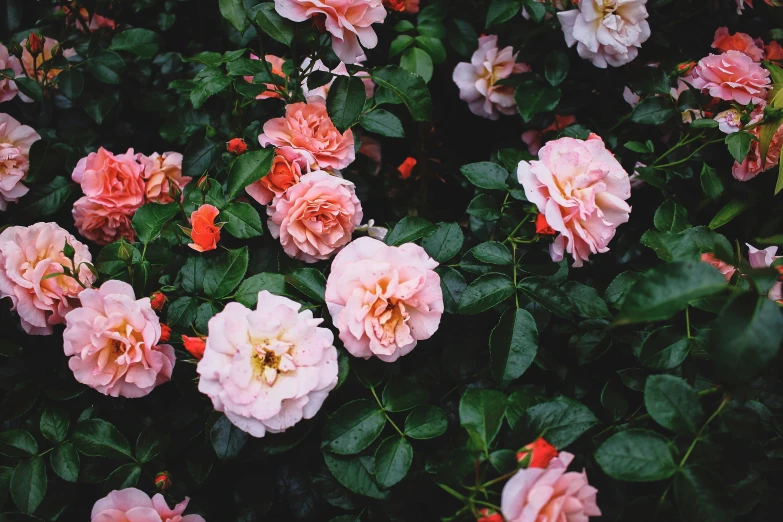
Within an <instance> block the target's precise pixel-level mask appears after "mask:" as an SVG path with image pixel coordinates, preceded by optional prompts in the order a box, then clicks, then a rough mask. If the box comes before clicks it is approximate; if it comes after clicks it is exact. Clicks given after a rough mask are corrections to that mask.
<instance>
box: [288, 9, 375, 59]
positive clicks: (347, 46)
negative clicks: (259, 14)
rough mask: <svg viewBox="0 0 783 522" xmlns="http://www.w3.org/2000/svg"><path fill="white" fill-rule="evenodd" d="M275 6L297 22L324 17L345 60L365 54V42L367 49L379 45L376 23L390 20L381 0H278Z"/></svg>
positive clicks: (327, 28)
mask: <svg viewBox="0 0 783 522" xmlns="http://www.w3.org/2000/svg"><path fill="white" fill-rule="evenodd" d="M275 9H276V10H277V13H278V14H279V15H280V16H282V17H283V18H288V19H289V20H292V21H294V22H304V21H305V20H308V19H310V18H313V17H321V18H323V19H324V23H325V28H326V30H327V31H328V32H329V34H331V35H332V48H333V49H334V52H335V54H336V55H337V56H338V57H339V58H340V60H342V61H343V62H345V63H356V59H357V58H358V57H359V56H361V55H362V54H364V51H362V45H363V46H364V47H366V48H367V49H373V48H374V47H375V46H376V45H378V36H377V35H376V34H375V31H374V30H373V28H372V24H374V23H382V22H383V21H384V19H386V9H384V8H383V3H382V1H381V0H275ZM360 42H361V45H359V43H360Z"/></svg>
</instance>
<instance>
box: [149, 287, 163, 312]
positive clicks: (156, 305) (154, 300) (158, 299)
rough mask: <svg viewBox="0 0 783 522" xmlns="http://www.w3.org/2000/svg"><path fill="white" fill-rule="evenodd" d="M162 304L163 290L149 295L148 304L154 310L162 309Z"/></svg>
mask: <svg viewBox="0 0 783 522" xmlns="http://www.w3.org/2000/svg"><path fill="white" fill-rule="evenodd" d="M164 304H166V295H165V294H164V293H163V292H155V293H154V294H152V295H151V296H150V305H151V306H152V309H153V310H155V311H156V312H160V311H161V310H163V305H164Z"/></svg>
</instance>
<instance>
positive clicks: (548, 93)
mask: <svg viewBox="0 0 783 522" xmlns="http://www.w3.org/2000/svg"><path fill="white" fill-rule="evenodd" d="M561 94H562V93H561V92H560V89H559V88H558V87H549V86H543V85H540V84H536V83H527V84H524V85H520V86H519V87H517V90H516V92H515V93H514V100H516V102H517V109H518V110H519V114H520V115H521V116H522V119H523V120H524V121H525V123H527V122H529V121H530V120H532V119H533V116H535V115H536V114H539V113H542V112H550V111H553V110H555V107H557V104H558V103H560V96H561Z"/></svg>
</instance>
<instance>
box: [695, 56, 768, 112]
mask: <svg viewBox="0 0 783 522" xmlns="http://www.w3.org/2000/svg"><path fill="white" fill-rule="evenodd" d="M691 80H692V81H690V82H688V83H690V84H691V85H692V86H693V87H695V88H696V89H707V90H708V91H709V93H710V96H715V97H716V98H720V99H721V100H728V101H732V100H733V101H736V102H737V103H739V104H740V105H747V104H748V103H751V102H753V103H761V102H762V101H763V100H764V98H765V97H766V95H767V89H769V71H768V70H766V69H764V68H763V67H761V66H760V65H759V64H757V63H754V62H753V60H752V59H751V58H750V57H749V56H748V55H746V54H745V53H741V52H739V51H726V52H725V53H723V54H721V55H715V54H710V55H709V56H707V57H706V58H702V59H701V60H700V61H699V64H698V65H697V66H696V67H695V68H694V69H693V77H692V79H691Z"/></svg>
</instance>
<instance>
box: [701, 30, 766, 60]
mask: <svg viewBox="0 0 783 522" xmlns="http://www.w3.org/2000/svg"><path fill="white" fill-rule="evenodd" d="M763 46H764V43H763V42H762V41H761V39H757V40H753V38H751V36H750V35H749V34H746V33H735V34H730V33H729V28H728V27H718V30H717V31H715V40H714V41H713V42H712V48H713V49H718V50H719V51H720V52H722V53H725V52H726V51H739V52H741V53H745V54H747V55H748V57H750V59H751V60H753V61H754V62H760V61H761V59H762V58H763V57H764V48H763Z"/></svg>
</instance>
